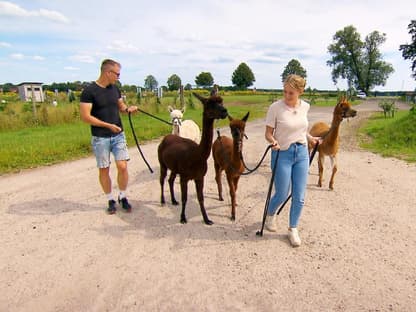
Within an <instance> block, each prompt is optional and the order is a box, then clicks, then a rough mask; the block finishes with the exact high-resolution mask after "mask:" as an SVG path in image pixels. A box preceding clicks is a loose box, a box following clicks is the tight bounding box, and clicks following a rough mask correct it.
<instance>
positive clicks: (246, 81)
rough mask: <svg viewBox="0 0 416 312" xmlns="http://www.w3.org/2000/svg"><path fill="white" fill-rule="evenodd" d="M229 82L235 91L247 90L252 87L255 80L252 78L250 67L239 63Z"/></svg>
mask: <svg viewBox="0 0 416 312" xmlns="http://www.w3.org/2000/svg"><path fill="white" fill-rule="evenodd" d="M231 81H232V83H233V84H234V85H235V86H236V87H237V89H247V88H248V87H250V86H252V85H253V82H254V81H256V79H255V78H254V74H253V72H252V71H251V69H250V67H248V66H247V64H246V63H241V64H240V65H238V67H237V69H236V70H235V71H234V72H233V76H232V78H231Z"/></svg>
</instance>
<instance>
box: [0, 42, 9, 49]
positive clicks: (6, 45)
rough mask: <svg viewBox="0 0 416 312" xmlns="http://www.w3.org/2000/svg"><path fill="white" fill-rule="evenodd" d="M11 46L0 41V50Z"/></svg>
mask: <svg viewBox="0 0 416 312" xmlns="http://www.w3.org/2000/svg"><path fill="white" fill-rule="evenodd" d="M11 46H12V45H11V44H10V43H8V42H4V41H0V48H10V47H11Z"/></svg>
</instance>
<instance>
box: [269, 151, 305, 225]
mask: <svg viewBox="0 0 416 312" xmlns="http://www.w3.org/2000/svg"><path fill="white" fill-rule="evenodd" d="M277 155H278V151H272V161H271V165H272V170H273V166H274V164H275V162H276V159H277ZM308 169H309V154H308V148H307V146H306V145H302V144H300V143H293V144H291V145H290V147H289V148H288V149H287V150H285V151H279V158H278V160H277V166H276V171H275V175H274V188H275V193H274V195H273V196H272V198H271V199H270V203H269V207H268V208H267V214H268V215H274V214H275V213H276V211H277V209H278V208H279V207H280V206H281V205H282V204H283V202H284V201H285V200H286V199H287V197H288V196H289V191H292V203H291V206H290V214H289V226H290V227H291V228H295V227H297V225H298V222H299V218H300V215H301V213H302V208H303V204H304V202H305V191H306V184H307V181H308Z"/></svg>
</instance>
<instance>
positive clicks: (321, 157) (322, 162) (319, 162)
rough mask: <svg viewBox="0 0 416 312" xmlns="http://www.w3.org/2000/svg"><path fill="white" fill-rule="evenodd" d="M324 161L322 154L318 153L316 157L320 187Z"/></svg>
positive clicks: (320, 185)
mask: <svg viewBox="0 0 416 312" xmlns="http://www.w3.org/2000/svg"><path fill="white" fill-rule="evenodd" d="M324 161H325V156H324V154H321V153H319V158H318V168H319V180H318V186H319V187H322V179H323V175H324Z"/></svg>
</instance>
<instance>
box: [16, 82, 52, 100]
mask: <svg viewBox="0 0 416 312" xmlns="http://www.w3.org/2000/svg"><path fill="white" fill-rule="evenodd" d="M17 89H18V91H19V96H20V99H21V100H22V101H32V97H33V99H34V100H35V102H43V101H44V100H45V96H44V94H43V90H42V83H41V82H22V83H20V84H18V85H17Z"/></svg>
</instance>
